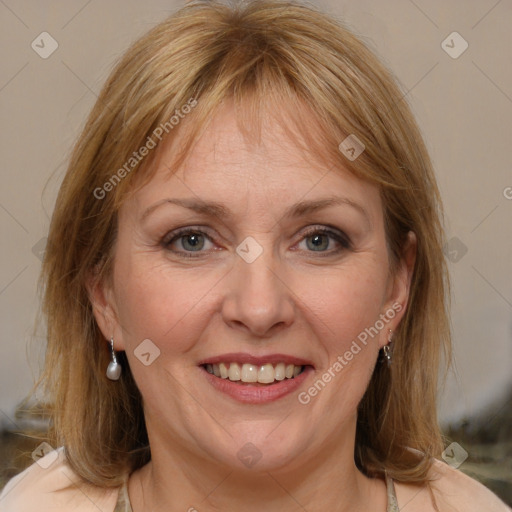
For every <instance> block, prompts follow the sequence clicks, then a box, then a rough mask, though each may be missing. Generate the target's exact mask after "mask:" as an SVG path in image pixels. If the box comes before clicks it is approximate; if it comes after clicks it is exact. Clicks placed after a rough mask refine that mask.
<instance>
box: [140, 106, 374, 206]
mask: <svg viewBox="0 0 512 512" xmlns="http://www.w3.org/2000/svg"><path fill="white" fill-rule="evenodd" d="M268 114H269V113H268V112H265V113H262V118H261V132H260V133H261V137H254V138H253V137H251V136H249V137H248V136H246V133H242V131H241V130H240V127H239V124H238V121H239V118H237V114H236V113H235V111H234V109H233V107H232V104H230V103H228V104H225V105H223V106H222V107H220V108H219V109H218V110H217V111H216V113H215V115H214V116H213V117H212V119H211V121H210V123H209V124H208V127H207V128H206V129H205V130H204V131H203V133H202V134H201V136H200V137H199V138H198V139H197V140H196V141H195V142H194V145H193V146H192V148H191V150H190V152H189V154H188V155H187V157H186V159H185V161H184V162H183V164H182V165H181V166H180V168H178V169H173V168H172V161H173V155H174V153H175V152H176V150H177V148H179V147H180V142H181V137H180V132H178V134H177V136H176V137H175V138H174V139H171V140H168V141H165V140H164V142H163V143H161V146H159V148H158V153H157V155H156V158H155V160H154V161H153V163H152V165H154V166H156V172H155V174H154V175H153V178H152V179H151V180H150V181H149V183H147V184H146V185H145V186H144V187H142V188H141V189H140V190H139V191H138V192H137V194H136V195H135V196H134V197H135V200H136V201H135V202H136V204H137V206H138V208H141V209H142V208H145V207H147V205H148V204H150V203H151V202H154V201H158V200H159V199H161V198H164V197H167V196H169V197H170V196H172V197H187V198H190V197H196V198H198V199H202V200H211V201H217V202H222V203H225V204H229V205H230V207H231V206H233V208H235V209H236V207H237V206H239V207H240V208H243V209H244V210H245V209H247V208H248V207H249V206H250V205H254V206H255V207H259V208H263V209H268V208H272V209H276V211H277V210H278V209H279V208H280V207H281V206H282V207H285V206H286V205H287V204H289V203H296V202H298V201H299V200H303V199H310V200H314V199H318V198H323V197H326V196H329V197H332V196H333V195H339V196H341V197H346V198H349V199H351V200H353V201H358V202H362V203H363V204H364V205H365V208H367V209H368V210H370V211H369V213H370V215H371V216H375V215H378V214H379V212H380V210H381V203H380V195H379V192H378V189H377V188H376V187H375V186H374V185H372V184H370V183H368V182H366V181H363V180H361V179H360V178H358V177H356V176H355V175H353V174H352V173H350V172H349V171H348V170H346V169H344V168H343V166H342V165H341V164H340V165H338V166H332V165H330V166H329V165H328V164H326V162H322V161H320V159H318V158H315V156H314V155H312V154H311V153H310V152H308V151H307V147H306V149H305V146H304V141H302V144H298V143H297V141H298V139H296V138H294V137H292V136H290V133H289V132H288V131H287V130H285V129H284V128H283V124H282V120H280V122H277V120H276V118H275V117H274V116H276V117H278V116H279V114H280V113H279V112H273V114H274V115H268ZM238 115H240V113H239V114H238ZM283 115H284V112H283ZM306 121H307V118H305V122H306ZM290 128H291V127H290ZM340 162H342V158H340ZM371 210H373V212H371Z"/></svg>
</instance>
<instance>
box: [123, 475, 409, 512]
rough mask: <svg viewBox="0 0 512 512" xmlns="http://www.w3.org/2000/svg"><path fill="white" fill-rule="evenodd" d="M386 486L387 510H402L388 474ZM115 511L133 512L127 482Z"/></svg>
mask: <svg viewBox="0 0 512 512" xmlns="http://www.w3.org/2000/svg"><path fill="white" fill-rule="evenodd" d="M386 487H387V493H388V506H387V508H386V512H400V511H399V509H398V503H397V500H396V494H395V485H394V484H393V480H392V479H391V478H389V476H388V475H386ZM114 512H133V510H132V507H131V504H130V497H129V496H128V486H127V482H125V483H124V485H123V486H122V487H121V489H120V491H119V498H118V500H117V504H116V508H115V509H114Z"/></svg>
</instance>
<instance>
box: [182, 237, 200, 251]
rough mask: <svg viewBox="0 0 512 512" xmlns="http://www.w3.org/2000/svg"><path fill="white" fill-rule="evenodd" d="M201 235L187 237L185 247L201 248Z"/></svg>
mask: <svg viewBox="0 0 512 512" xmlns="http://www.w3.org/2000/svg"><path fill="white" fill-rule="evenodd" d="M200 237H201V235H198V234H195V235H187V236H186V237H185V245H189V246H190V247H192V248H197V247H200V246H201V240H200Z"/></svg>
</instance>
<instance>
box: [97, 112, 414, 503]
mask: <svg viewBox="0 0 512 512" xmlns="http://www.w3.org/2000/svg"><path fill="white" fill-rule="evenodd" d="M264 119H265V123H266V124H265V126H264V129H263V131H262V133H264V134H265V136H264V138H263V140H262V141H261V144H247V143H246V141H245V140H244V138H243V136H242V135H241V134H240V132H239V130H238V128H237V126H236V120H235V116H234V113H233V110H232V107H231V105H229V104H227V105H225V106H224V107H222V108H221V109H220V110H219V111H218V112H217V114H216V116H215V117H214V118H213V120H212V123H211V124H210V125H209V127H208V129H207V130H205V132H204V134H203V136H202V137H201V138H200V139H199V140H198V141H197V144H196V146H194V149H193V151H192V153H191V155H190V156H189V158H188V159H187V161H186V162H185V165H184V166H183V167H182V168H180V169H179V170H178V172H177V173H175V174H173V175H170V173H169V170H168V167H167V165H166V164H167V162H169V161H170V155H171V151H172V149H173V148H174V144H178V143H179V135H178V137H177V138H175V139H174V141H172V142H171V143H168V142H167V143H164V144H163V145H162V146H161V147H160V148H159V153H158V158H157V159H156V160H155V164H154V165H157V171H156V174H155V176H154V178H153V179H152V180H151V181H150V182H149V183H148V184H147V185H145V186H144V187H143V188H142V189H141V190H139V191H138V192H137V193H136V194H135V195H134V196H133V197H132V198H130V199H129V200H127V202H125V203H124V204H123V206H122V208H121V210H120V212H119V231H118V238H117V241H116V246H115V256H114V258H115V259H114V270H113V281H112V283H113V284H112V286H108V285H106V284H101V283H99V284H97V285H95V286H94V287H91V290H90V296H91V300H92V303H93V306H94V312H95V316H96V319H97V321H98V324H99V326H100V328H101V330H102V332H103V334H104V336H105V338H106V339H110V337H111V336H112V335H113V336H114V340H115V348H116V350H118V351H119V350H125V351H126V353H127V357H128V360H129V363H130V367H131V369H132V372H133V374H134V377H135V379H136V382H137V385H138V386H139V389H140V391H141V393H142V396H143V399H144V410H145V418H146V424H147V430H148V434H149V439H150V445H151V452H152V460H151V462H150V463H149V464H147V465H146V466H145V467H143V468H141V469H140V470H138V471H136V472H135V473H134V474H133V475H132V476H131V478H130V481H129V494H130V500H131V502H132V507H133V509H134V512H141V511H143V510H154V511H159V510H183V511H186V510H194V509H193V508H191V507H195V508H196V509H197V510H200V511H213V510H246V511H249V512H252V511H257V510H258V511H259V510H261V506H262V503H264V509H265V510H266V511H269V512H273V511H282V510H286V511H295V510H297V511H298V510H308V511H319V510H337V511H345V510H351V511H359V510H361V511H363V510H366V511H367V510H376V511H379V510H382V511H384V510H386V501H387V500H386V491H385V486H384V482H383V481H381V480H379V479H370V478H367V477H366V476H364V475H363V474H362V473H360V472H359V471H358V470H357V468H356V466H355V464H354V458H353V453H354V443H355V426H356V408H357V405H358V403H359V401H360V400H361V398H362V396H363V394H364V392H365V389H366V387H367V385H368V382H369V379H370V377H371V374H372V371H373V368H374V366H375V364H376V360H377V357H378V352H379V349H380V348H381V347H382V346H384V345H385V344H386V343H387V342H388V338H389V329H391V330H393V331H394V330H395V329H396V327H397V325H398V323H399V322H400V320H401V318H402V316H403V314H404V312H405V308H406V305H407V299H408V294H409V287H410V279H411V275H412V269H413V266H414V258H415V251H416V242H415V238H414V235H413V234H412V233H410V237H409V242H408V244H407V246H406V247H405V248H404V252H403V258H402V260H401V262H400V266H399V270H398V271H397V272H396V273H395V275H393V276H391V275H390V273H389V255H388V252H387V248H386V238H385V231H384V222H383V215H382V203H381V199H380V195H379V192H378V190H377V188H375V187H374V186H373V185H370V184H368V183H366V182H363V181H361V180H359V179H358V178H356V177H354V176H353V175H351V174H349V173H348V172H347V171H346V170H339V171H336V172H335V171H333V170H331V171H329V170H328V169H326V168H325V167H323V166H322V165H320V164H319V163H314V162H312V161H311V158H309V159H307V158H306V157H305V155H303V154H302V153H301V152H300V151H298V150H297V149H296V148H295V145H294V143H293V141H291V140H289V139H288V138H287V137H286V136H285V135H284V134H283V133H282V131H281V130H280V128H279V126H278V125H277V124H275V122H274V121H272V119H271V117H270V116H268V117H265V118H264ZM333 195H335V196H338V197H344V198H347V199H349V200H350V201H352V202H354V203H357V204H359V205H361V206H362V207H363V208H364V210H365V211H366V215H365V214H363V213H362V212H361V211H359V210H358V209H357V208H355V207H353V206H351V205H348V204H341V205H335V206H331V207H329V208H326V209H322V210H319V211H316V212H313V213H309V214H307V215H304V216H301V217H296V218H285V217H284V212H285V210H286V209H287V208H289V207H290V206H291V205H292V204H294V203H296V202H298V201H303V200H314V199H320V198H324V197H328V196H333ZM168 198H194V199H198V198H201V199H203V200H205V201H210V200H212V201H218V202H221V203H223V204H224V205H225V206H226V207H228V208H229V209H230V210H231V211H232V215H230V216H228V217H226V218H224V219H222V220H220V219H217V218H215V217H212V216H209V215H204V214H199V213H196V212H193V211H192V210H188V209H186V208H182V207H180V206H177V205H173V204H170V203H164V204H163V205H160V206H158V207H156V208H155V209H153V210H152V211H151V212H150V213H149V214H147V215H146V216H145V217H144V220H142V217H143V214H144V212H145V211H146V210H147V209H148V208H151V207H152V206H154V205H156V204H157V203H159V202H161V201H162V200H165V199H168ZM326 225H330V226H331V228H333V230H338V231H340V232H343V233H345V234H346V236H348V238H349V239H350V244H349V246H348V247H343V245H342V244H341V243H340V242H338V241H337V240H336V239H335V238H333V237H331V236H326V235H323V236H322V237H321V238H320V239H316V238H315V234H314V233H310V234H308V236H306V231H307V229H309V228H308V227H310V228H315V227H322V226H326ZM187 226H191V227H192V228H194V229H195V231H196V232H197V230H198V229H201V230H202V231H205V232H206V234H207V236H206V237H205V238H203V239H200V241H199V249H196V251H195V252H194V248H193V244H192V243H191V242H193V240H191V239H190V236H188V238H187V237H186V236H185V238H183V235H182V238H181V239H176V240H175V241H174V242H173V243H172V244H168V245H167V246H165V244H163V243H162V240H163V239H164V238H165V237H166V235H168V234H169V233H170V232H171V231H174V230H176V229H177V228H181V227H187ZM247 236H251V237H253V238H254V239H255V240H256V241H257V242H258V244H259V245H260V246H261V247H262V249H263V252H262V254H261V255H260V256H259V257H258V258H257V259H256V260H255V261H254V262H252V263H247V262H246V261H244V260H243V259H242V258H241V257H240V256H238V254H237V253H236V248H237V246H238V245H239V244H240V243H241V242H242V241H243V240H244V239H245V238H246V237H247ZM170 238H172V237H170V236H167V239H166V240H165V241H169V239H170ZM203 240H204V242H203ZM315 241H316V242H317V245H315V244H314V242H315ZM187 242H188V245H187ZM203 243H204V245H201V244H203ZM183 244H185V245H183ZM315 249H316V250H315ZM337 250H338V251H337ZM187 251H188V254H190V253H192V254H193V255H197V254H199V257H191V258H186V257H180V255H179V254H178V253H181V254H184V253H187ZM197 251H199V252H197ZM393 304H400V305H401V306H402V309H401V311H400V312H397V313H396V315H395V316H394V318H393V319H391V320H389V322H388V323H387V324H386V327H385V329H382V330H381V331H380V332H379V334H378V335H377V336H374V337H373V338H371V339H370V340H369V342H368V344H367V345H366V347H364V346H363V347H362V350H361V351H360V352H359V353H357V355H355V356H354V357H353V359H352V360H351V361H350V362H349V363H348V364H347V365H346V366H344V368H343V369H342V370H341V371H340V372H337V373H336V377H334V378H332V380H331V382H329V383H328V384H327V385H326V386H325V388H324V389H323V390H322V391H321V392H320V393H318V395H317V396H315V397H313V398H312V399H311V401H310V402H309V403H308V404H305V405H304V404H301V403H299V401H298V399H297V394H298V393H292V394H290V395H288V396H286V397H284V398H281V399H279V400H277V401H276V402H272V403H266V404H258V405H254V404H252V405H250V404H242V403H240V402H238V401H235V400H234V399H232V398H230V397H228V396H225V395H224V394H221V393H220V392H219V391H217V390H215V389H214V388H213V387H212V386H211V385H210V384H209V382H208V381H207V380H206V378H204V375H203V374H202V373H201V370H199V368H198V363H199V361H200V360H202V359H205V358H207V357H211V356H215V355H218V354H223V353H227V352H250V353H252V354H256V355H260V354H269V353H285V354H293V355H296V356H299V357H302V358H305V359H308V360H310V361H311V362H312V363H313V365H314V367H315V371H314V374H312V375H310V376H309V377H308V379H307V381H306V382H305V383H304V384H303V385H302V386H301V388H300V389H299V391H304V390H307V388H309V387H310V386H311V385H312V384H313V382H314V381H316V380H317V379H318V378H321V376H322V375H323V374H324V373H325V372H326V371H327V369H328V368H329V367H331V366H332V365H333V363H334V362H335V361H336V360H337V358H338V356H340V355H343V354H344V353H345V352H346V351H347V350H348V349H349V348H350V346H351V343H352V341H353V340H355V339H356V338H357V336H358V334H360V333H361V332H362V331H364V329H365V328H368V327H370V326H373V325H374V324H375V322H376V321H377V320H378V319H379V315H381V314H385V313H386V311H388V310H389V309H390V308H391V309H392V305H393ZM145 339H150V340H151V341H152V343H154V345H156V346H157V347H158V349H159V350H160V356H159V357H158V358H157V359H155V360H154V362H152V364H150V365H149V366H145V365H143V364H141V362H140V361H139V360H138V359H137V358H136V357H135V355H134V350H135V349H136V348H137V346H138V345H139V344H140V343H141V341H142V340H145ZM377 364H380V363H377ZM248 442H250V443H252V444H254V445H255V446H256V447H257V449H258V450H259V452H260V453H261V455H262V457H261V459H260V460H259V461H258V462H257V463H256V464H255V465H254V466H252V467H251V468H248V467H246V466H245V465H244V464H242V463H241V461H240V460H239V459H238V457H237V452H238V451H239V450H240V449H241V448H242V447H243V446H244V445H245V444H246V443H248Z"/></svg>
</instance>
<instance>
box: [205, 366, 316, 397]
mask: <svg viewBox="0 0 512 512" xmlns="http://www.w3.org/2000/svg"><path fill="white" fill-rule="evenodd" d="M200 369H201V370H202V372H203V374H204V375H205V377H206V379H207V380H208V381H209V382H210V384H211V385H212V386H213V387H214V388H215V389H217V390H218V391H221V392H222V393H225V394H226V395H229V396H230V397H232V398H234V399H235V400H238V401H239V402H243V403H246V404H262V403H267V402H274V401H276V400H279V399H280V398H283V397H284V396H286V395H289V394H290V393H293V392H294V391H296V390H297V388H298V387H299V386H300V385H301V384H302V383H303V382H304V381H305V380H306V379H307V378H308V376H309V375H310V374H311V373H313V371H314V369H313V367H312V366H306V368H305V369H304V371H303V372H302V373H300V374H299V375H297V376H296V377H294V378H293V379H284V380H281V381H278V382H276V383H275V384H269V385H268V386H251V384H237V382H240V381H237V382H232V381H230V380H229V379H222V378H220V377H216V376H215V375H212V374H211V373H208V372H207V371H206V369H205V368H203V367H202V366H201V367H200Z"/></svg>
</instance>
